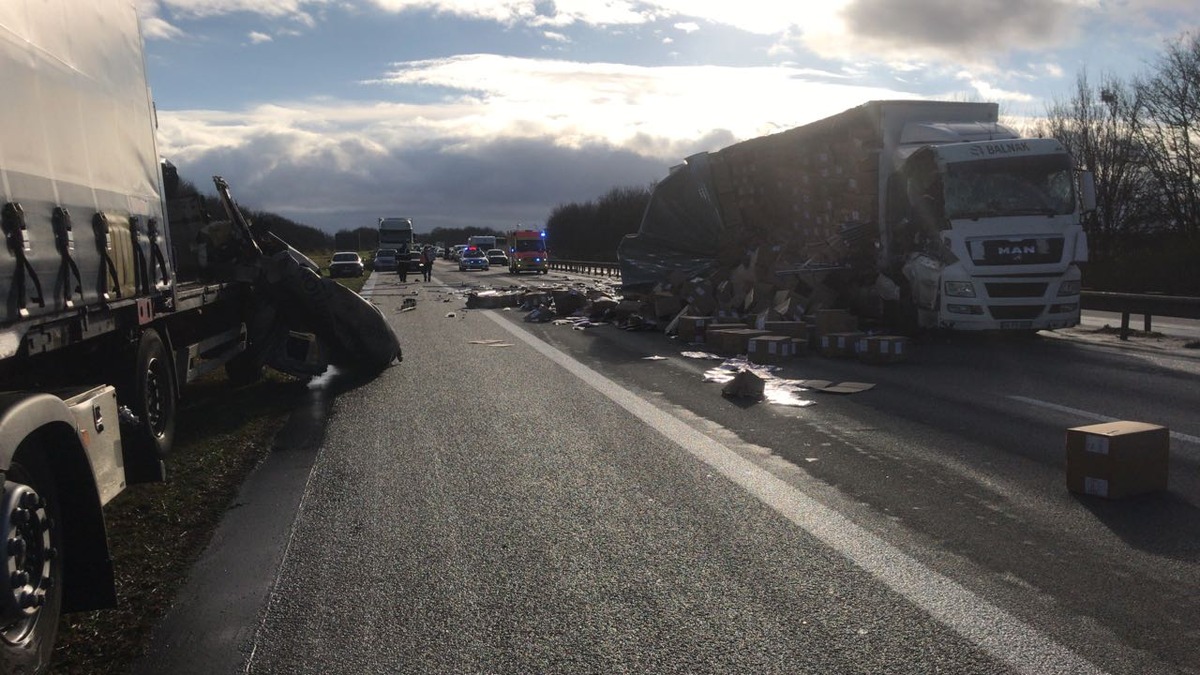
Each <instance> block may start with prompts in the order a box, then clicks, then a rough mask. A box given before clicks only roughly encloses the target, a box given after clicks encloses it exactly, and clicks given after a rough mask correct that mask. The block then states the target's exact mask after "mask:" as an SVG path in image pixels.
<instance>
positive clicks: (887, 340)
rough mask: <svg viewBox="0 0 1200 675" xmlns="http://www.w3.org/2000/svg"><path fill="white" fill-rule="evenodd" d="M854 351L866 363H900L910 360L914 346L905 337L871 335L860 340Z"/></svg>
mask: <svg viewBox="0 0 1200 675" xmlns="http://www.w3.org/2000/svg"><path fill="white" fill-rule="evenodd" d="M854 351H855V353H856V355H857V356H858V359H859V360H860V361H863V362H865V363H899V362H901V361H906V360H908V357H909V356H910V355H911V354H912V344H911V342H910V341H909V339H908V338H907V337H904V336H903V335H869V336H866V337H862V338H859V340H858V346H857V347H856V348H855V350H854Z"/></svg>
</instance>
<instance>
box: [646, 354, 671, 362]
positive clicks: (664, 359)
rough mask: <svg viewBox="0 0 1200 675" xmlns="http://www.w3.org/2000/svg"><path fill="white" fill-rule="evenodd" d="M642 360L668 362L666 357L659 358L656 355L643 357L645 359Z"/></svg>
mask: <svg viewBox="0 0 1200 675" xmlns="http://www.w3.org/2000/svg"><path fill="white" fill-rule="evenodd" d="M642 360H643V361H666V360H667V357H665V356H658V355H654V356H643V357H642Z"/></svg>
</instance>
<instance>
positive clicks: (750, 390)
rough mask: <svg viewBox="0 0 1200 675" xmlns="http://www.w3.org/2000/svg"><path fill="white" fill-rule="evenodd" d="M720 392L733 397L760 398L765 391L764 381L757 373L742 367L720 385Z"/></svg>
mask: <svg viewBox="0 0 1200 675" xmlns="http://www.w3.org/2000/svg"><path fill="white" fill-rule="evenodd" d="M721 393H722V394H723V395H725V396H731V397H733V398H751V399H760V398H762V397H763V394H764V393H766V382H764V381H763V379H762V378H761V377H759V376H758V375H755V374H754V373H752V372H750V371H749V370H745V369H743V370H739V371H738V372H737V374H736V375H734V376H733V379H732V380H730V381H729V382H726V383H725V386H723V387H721Z"/></svg>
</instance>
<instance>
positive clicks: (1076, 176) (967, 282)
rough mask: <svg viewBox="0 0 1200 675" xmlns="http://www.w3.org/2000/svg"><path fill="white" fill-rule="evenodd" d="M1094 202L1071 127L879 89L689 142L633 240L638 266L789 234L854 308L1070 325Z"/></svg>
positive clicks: (625, 254) (658, 275) (646, 271)
mask: <svg viewBox="0 0 1200 675" xmlns="http://www.w3.org/2000/svg"><path fill="white" fill-rule="evenodd" d="M1094 202H1095V191H1094V185H1093V183H1092V177H1091V175H1090V174H1089V173H1087V172H1081V171H1078V170H1077V169H1076V167H1075V165H1074V163H1073V161H1072V158H1071V156H1070V154H1069V153H1068V152H1067V150H1066V148H1065V147H1064V146H1063V145H1062V144H1061V143H1059V142H1058V141H1055V140H1052V139H1041V138H1021V137H1020V136H1019V135H1018V134H1017V133H1016V132H1014V131H1013V130H1012V129H1009V128H1008V127H1005V126H1003V125H1001V124H999V123H998V107H997V106H996V104H994V103H963V102H947V101H872V102H869V103H865V104H863V105H860V106H858V107H856V108H852V109H850V110H847V111H845V112H842V113H840V114H838V115H834V116H832V117H828V118H825V119H822V120H819V121H817V122H813V123H811V124H807V125H804V126H801V127H797V128H794V129H790V130H788V131H784V132H781V133H777V134H772V135H769V136H762V137H758V138H754V139H750V140H747V141H744V142H741V143H737V144H735V145H731V146H729V147H726V148H724V149H722V150H719V151H716V152H712V153H701V154H699V155H694V156H692V157H689V158H687V160H686V162H685V164H684V165H682V166H680V167H676V169H675V170H674V171H672V173H671V175H669V176H668V177H667V179H665V180H664V181H662V182H661V183H660V184H659V185H658V186H657V187H656V189H655V191H654V194H653V196H652V198H651V204H650V206H649V208H647V210H646V215H645V217H644V219H643V222H642V225H641V230H640V231H639V233H638V235H635V236H632V237H627V238H626V240H625V241H623V242H622V245H621V249H620V253H621V260H622V266H623V269H622V277H623V279H624V283H625V284H626V285H630V284H637V283H639V282H640V283H645V282H652V281H656V280H660V279H662V278H664V276H665V274H666V273H668V272H670V271H672V270H673V269H683V270H684V271H685V272H687V273H689V274H694V273H697V272H702V271H703V270H705V269H706V268H711V266H712V265H711V263H712V262H713V261H715V260H716V259H718V258H719V257H720V256H721V255H722V254H724V253H727V252H728V251H727V250H728V249H729V248H733V247H739V246H746V245H750V244H753V245H756V246H757V245H762V246H778V247H781V248H782V249H783V250H784V251H785V252H786V253H789V254H791V255H792V256H793V259H792V260H791V269H790V270H788V271H790V272H791V273H794V274H797V275H800V276H801V277H802V278H804V279H808V280H819V281H820V282H821V283H823V284H826V285H827V286H830V287H832V288H834V290H836V291H838V293H839V295H840V296H841V299H842V302H844V303H845V304H849V305H851V306H852V308H853V309H856V310H859V311H863V312H870V311H871V310H870V309H869V308H870V307H872V306H875V307H883V306H885V305H886V306H889V307H892V312H893V313H894V314H896V315H897V316H895V317H893V318H895V319H896V320H897V321H898V322H899V323H901V324H902V325H903V327H909V328H945V329H952V330H1013V331H1033V330H1040V329H1054V328H1064V327H1069V326H1074V325H1076V324H1077V323H1078V322H1079V291H1080V276H1081V275H1080V269H1079V267H1078V265H1077V263H1079V262H1082V261H1085V260H1086V259H1087V250H1088V247H1087V238H1086V235H1085V233H1084V231H1083V227H1082V225H1081V216H1082V214H1083V213H1084V212H1086V211H1087V210H1090V209H1092V208H1094ZM781 271H783V270H781ZM864 296H873V297H872V298H870V299H867V300H865V301H864Z"/></svg>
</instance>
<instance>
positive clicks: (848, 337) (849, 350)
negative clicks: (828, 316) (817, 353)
mask: <svg viewBox="0 0 1200 675" xmlns="http://www.w3.org/2000/svg"><path fill="white" fill-rule="evenodd" d="M865 336H866V333H863V332H861V331H850V332H846V333H828V334H826V335H822V336H821V347H820V350H821V355H822V356H832V357H838V358H847V357H851V356H854V350H855V349H856V348H857V347H858V340H859V338H862V337H865Z"/></svg>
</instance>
